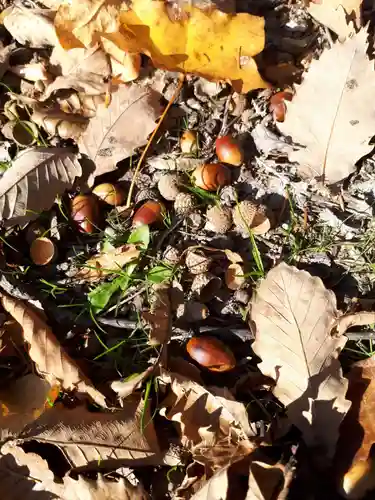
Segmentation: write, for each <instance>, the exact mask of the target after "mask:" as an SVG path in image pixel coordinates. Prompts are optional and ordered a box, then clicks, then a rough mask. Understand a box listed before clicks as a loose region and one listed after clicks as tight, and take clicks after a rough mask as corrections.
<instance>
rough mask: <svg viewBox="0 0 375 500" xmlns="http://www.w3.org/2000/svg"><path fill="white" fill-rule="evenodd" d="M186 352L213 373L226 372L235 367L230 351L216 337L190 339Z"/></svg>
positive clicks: (234, 360)
mask: <svg viewBox="0 0 375 500" xmlns="http://www.w3.org/2000/svg"><path fill="white" fill-rule="evenodd" d="M186 350H187V352H188V353H189V355H190V356H191V357H192V358H193V359H194V361H196V362H197V363H199V364H200V365H202V366H204V367H205V368H207V369H208V370H211V371H213V372H227V371H229V370H232V369H233V368H234V367H235V366H236V359H235V357H234V355H233V353H232V351H231V350H230V349H229V348H228V347H227V346H226V345H225V344H224V343H223V342H221V340H219V339H217V338H216V337H192V338H191V339H190V340H189V342H188V343H187V346H186Z"/></svg>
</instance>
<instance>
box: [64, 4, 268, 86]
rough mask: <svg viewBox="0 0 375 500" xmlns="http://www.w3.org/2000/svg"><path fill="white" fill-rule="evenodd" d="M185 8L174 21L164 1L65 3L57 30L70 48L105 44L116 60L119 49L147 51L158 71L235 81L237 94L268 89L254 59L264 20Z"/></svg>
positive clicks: (260, 45)
mask: <svg viewBox="0 0 375 500" xmlns="http://www.w3.org/2000/svg"><path fill="white" fill-rule="evenodd" d="M184 7H185V9H186V10H185V13H184V14H185V16H184V19H183V20H181V21H179V22H175V20H174V19H171V18H170V17H169V15H168V6H167V5H166V4H165V3H164V2H160V1H158V2H150V1H149V0H134V1H133V2H132V7H131V9H128V7H127V5H126V2H122V3H120V2H119V3H117V4H116V5H115V4H113V3H110V2H102V3H101V4H100V6H99V5H98V4H97V2H95V1H93V0H91V1H90V0H86V1H84V2H76V3H74V4H72V5H68V4H63V5H61V6H60V8H59V10H58V13H57V15H56V18H55V26H56V31H57V34H58V37H59V40H60V43H61V44H62V46H63V47H64V48H66V49H69V48H74V47H79V46H82V44H83V45H84V46H86V47H89V46H92V45H93V44H94V43H96V42H98V41H100V42H101V43H102V44H103V47H104V49H105V50H106V51H107V52H108V53H109V54H113V55H115V57H116V54H115V52H114V51H115V50H116V49H117V51H118V50H119V49H120V50H122V51H123V52H125V51H126V52H130V53H137V52H142V53H144V54H147V55H149V56H150V57H151V59H152V61H153V62H154V64H155V65H156V66H157V67H160V68H163V69H168V70H172V71H183V72H186V73H195V74H198V75H200V76H203V77H205V78H207V79H215V80H230V81H231V82H232V84H233V86H234V87H235V89H236V90H237V91H243V92H247V91H249V90H252V89H254V88H261V87H265V86H266V84H265V82H264V81H263V79H262V78H261V76H260V75H259V73H258V69H257V66H256V63H255V61H254V59H253V56H255V55H256V54H258V53H259V52H261V51H262V50H263V48H264V43H265V33H264V20H263V18H260V17H256V16H251V15H249V14H237V15H231V14H227V13H224V12H221V11H219V10H217V9H215V8H212V9H211V10H209V11H203V10H200V9H198V8H196V7H195V6H193V5H192V3H191V2H187V3H186V5H185V6H184Z"/></svg>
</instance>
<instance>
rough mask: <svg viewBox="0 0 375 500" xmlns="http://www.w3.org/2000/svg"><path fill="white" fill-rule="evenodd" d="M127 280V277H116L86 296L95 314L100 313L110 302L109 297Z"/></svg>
mask: <svg viewBox="0 0 375 500" xmlns="http://www.w3.org/2000/svg"><path fill="white" fill-rule="evenodd" d="M128 280H129V276H126V275H125V276H118V277H117V278H115V279H114V280H113V281H110V282H109V283H101V284H100V285H98V286H97V287H95V288H94V289H93V290H91V292H90V293H89V294H88V299H89V302H90V304H91V305H92V307H93V308H94V310H95V312H96V313H98V312H100V311H102V310H103V309H104V308H105V307H106V306H107V304H108V302H109V301H110V300H111V297H112V295H113V294H114V293H116V292H117V291H118V290H120V289H121V290H122V287H123V285H124V284H125V282H126V281H128Z"/></svg>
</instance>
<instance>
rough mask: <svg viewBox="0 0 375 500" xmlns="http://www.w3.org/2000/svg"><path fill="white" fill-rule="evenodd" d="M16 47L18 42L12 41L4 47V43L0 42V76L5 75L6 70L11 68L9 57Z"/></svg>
mask: <svg viewBox="0 0 375 500" xmlns="http://www.w3.org/2000/svg"><path fill="white" fill-rule="evenodd" d="M15 48H16V44H15V43H12V44H10V45H7V46H6V47H4V45H3V44H2V43H0V78H2V77H3V76H4V74H5V73H6V71H7V70H8V68H9V58H10V56H11V54H12V52H13V51H14V49H15Z"/></svg>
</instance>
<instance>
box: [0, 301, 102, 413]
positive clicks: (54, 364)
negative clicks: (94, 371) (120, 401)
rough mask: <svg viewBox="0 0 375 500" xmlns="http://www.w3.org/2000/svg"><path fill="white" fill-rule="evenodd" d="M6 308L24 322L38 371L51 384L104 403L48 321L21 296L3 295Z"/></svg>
mask: <svg viewBox="0 0 375 500" xmlns="http://www.w3.org/2000/svg"><path fill="white" fill-rule="evenodd" d="M1 304H2V306H3V308H4V309H5V310H6V311H7V312H8V313H9V314H10V315H11V316H12V317H13V318H14V319H15V320H16V321H17V322H18V323H19V324H20V325H21V326H22V328H23V336H24V339H25V341H26V342H27V343H28V344H29V346H30V350H29V354H30V357H31V359H32V360H33V361H34V363H35V364H36V366H37V368H38V371H39V373H40V374H41V375H43V377H44V378H45V379H46V380H47V382H49V383H50V384H51V385H56V384H57V385H59V386H61V387H63V388H64V389H67V390H74V389H76V390H77V391H78V392H81V393H87V394H88V395H89V396H90V397H91V398H92V399H93V400H94V401H95V402H96V403H97V404H98V405H100V406H103V407H105V406H106V404H105V397H104V396H103V394H101V393H100V392H99V391H98V390H97V389H95V387H94V386H93V385H92V383H91V382H90V381H89V380H88V379H87V378H86V377H85V376H84V375H83V373H82V371H81V370H80V368H79V367H78V365H77V364H76V363H75V362H74V361H73V360H72V359H71V358H70V357H69V356H68V355H67V354H66V353H65V352H64V350H63V349H62V347H61V345H60V344H59V342H58V340H57V338H56V337H55V335H54V334H53V332H52V330H51V329H50V328H49V326H48V325H47V323H46V322H45V321H44V320H43V319H41V317H39V316H38V315H37V314H36V313H35V312H34V310H32V309H31V307H30V306H28V305H27V304H25V303H24V302H23V301H22V300H18V299H14V298H12V297H9V296H7V295H2V296H1Z"/></svg>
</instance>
